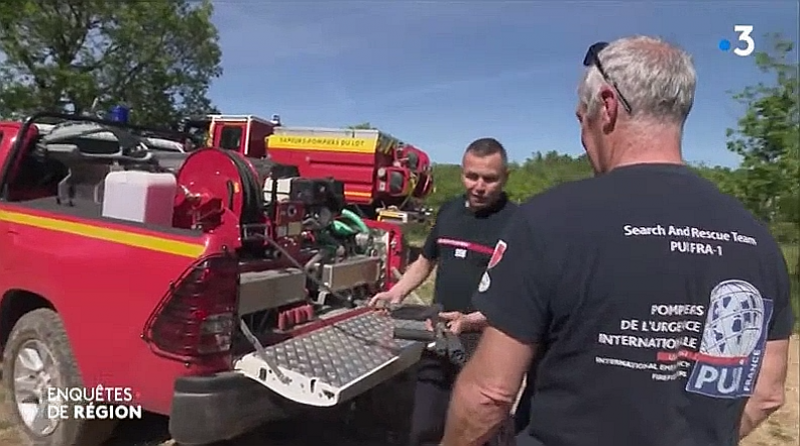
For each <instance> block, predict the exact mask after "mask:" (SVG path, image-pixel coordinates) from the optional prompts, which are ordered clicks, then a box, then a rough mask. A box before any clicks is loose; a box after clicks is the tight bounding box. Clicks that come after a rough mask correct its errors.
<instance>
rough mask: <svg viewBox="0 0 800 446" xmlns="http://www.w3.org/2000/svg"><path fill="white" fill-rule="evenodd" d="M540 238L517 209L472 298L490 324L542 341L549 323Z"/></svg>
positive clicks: (517, 336)
mask: <svg viewBox="0 0 800 446" xmlns="http://www.w3.org/2000/svg"><path fill="white" fill-rule="evenodd" d="M537 239H538V240H537ZM540 241H543V239H541V238H540V237H535V236H534V234H533V231H532V228H531V224H530V221H529V218H528V217H527V215H526V213H525V212H524V211H523V210H522V209H520V210H519V211H517V212H516V213H514V216H513V217H511V221H510V222H509V224H508V226H507V227H506V229H505V230H504V232H503V234H502V235H501V236H500V240H499V241H498V242H497V245H496V246H495V249H494V253H493V254H492V258H491V259H490V260H489V264H488V266H487V269H486V272H485V273H484V275H483V277H482V278H481V282H480V285H479V287H478V291H477V292H476V293H475V294H474V295H473V298H472V300H473V305H474V306H475V308H476V309H477V310H478V311H480V312H481V313H483V315H484V316H485V317H486V319H487V321H488V323H489V325H490V326H492V327H494V328H496V329H498V330H500V331H502V332H504V333H505V334H507V335H509V336H511V337H513V338H515V339H517V340H518V341H520V342H524V343H538V342H541V341H542V340H543V338H544V336H545V335H546V330H547V327H548V326H549V325H550V305H549V302H548V299H549V297H550V296H549V294H550V293H549V292H548V291H547V290H546V288H545V286H546V283H547V277H546V276H545V274H546V273H545V270H544V265H542V263H541V259H542V258H543V257H544V256H543V255H542V253H541V250H542V247H543V245H542V243H541V242H540Z"/></svg>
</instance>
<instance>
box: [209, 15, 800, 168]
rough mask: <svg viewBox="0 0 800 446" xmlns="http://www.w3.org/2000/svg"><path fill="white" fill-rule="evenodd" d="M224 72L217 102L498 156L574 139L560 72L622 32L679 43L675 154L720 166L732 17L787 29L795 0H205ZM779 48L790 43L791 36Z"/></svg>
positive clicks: (731, 77)
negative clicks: (688, 101)
mask: <svg viewBox="0 0 800 446" xmlns="http://www.w3.org/2000/svg"><path fill="white" fill-rule="evenodd" d="M214 5H215V13H214V17H213V21H214V23H215V24H216V26H217V27H218V29H219V32H220V44H221V47H222V53H223V58H222V66H223V69H224V74H223V75H222V77H220V78H219V79H217V80H215V81H214V83H213V85H212V88H211V91H210V96H211V98H212V100H213V101H214V103H215V104H216V105H217V106H218V108H219V109H220V110H221V111H222V112H223V113H227V114H254V115H257V116H261V117H264V118H269V117H271V116H272V115H273V114H279V115H280V116H281V119H282V122H283V124H284V125H286V126H303V127H307V126H314V127H344V126H348V125H354V124H358V123H362V122H370V123H371V124H372V125H373V126H376V127H378V128H379V129H381V130H383V131H386V132H388V133H390V134H392V135H394V136H396V137H398V138H400V139H402V140H404V141H406V142H408V143H411V144H414V145H415V146H417V147H419V148H421V149H423V150H425V151H426V152H427V153H428V154H429V155H430V156H431V158H432V160H433V161H434V162H438V163H459V162H460V160H461V155H462V154H463V150H464V148H466V146H467V145H468V144H469V143H470V142H471V141H472V140H474V139H476V138H480V137H485V136H490V137H494V138H497V139H498V140H500V141H501V142H502V143H503V145H504V146H505V147H506V149H507V151H508V153H509V157H510V158H511V159H512V160H515V161H523V160H524V159H525V158H527V157H528V156H530V155H531V153H533V152H536V151H542V152H547V151H550V150H555V151H558V152H561V153H567V154H571V155H579V154H581V153H583V148H582V146H581V143H580V136H579V128H578V124H577V121H576V119H575V106H576V101H577V96H576V87H577V85H578V81H579V80H580V76H581V73H582V70H583V67H582V65H581V64H582V61H583V57H584V54H585V52H586V49H587V47H588V46H589V45H590V44H592V43H594V42H597V41H610V40H613V39H616V38H619V37H624V36H628V35H635V34H645V35H654V36H659V37H662V38H665V39H667V40H669V41H670V42H673V43H675V44H678V45H680V46H681V47H682V48H684V49H686V50H687V51H688V52H690V53H691V54H692V55H693V57H694V60H695V66H696V69H697V73H698V86H697V92H696V96H695V104H694V108H693V110H692V112H691V114H690V116H689V119H688V122H687V124H686V130H685V135H684V147H683V150H684V158H686V159H687V160H688V161H690V162H697V163H705V164H708V165H722V166H729V167H733V166H735V165H737V164H738V163H739V158H738V157H737V156H736V155H734V154H732V153H731V152H729V151H728V150H727V149H726V145H725V143H726V136H725V131H726V129H727V128H730V127H733V126H735V124H736V121H737V119H738V117H739V116H741V115H742V112H743V108H742V107H741V106H740V105H739V104H737V103H736V102H735V101H734V100H733V99H731V92H735V91H740V90H742V89H743V88H744V87H745V86H747V85H752V84H755V83H757V82H759V81H761V80H766V81H769V77H765V76H764V75H763V74H761V73H760V72H759V71H758V70H757V68H756V67H755V63H754V60H753V56H747V57H740V56H736V55H735V54H733V52H732V51H727V52H726V51H722V50H721V49H720V48H719V42H720V40H721V39H728V40H730V41H731V42H732V43H733V46H734V47H736V46H739V45H741V46H742V47H744V44H743V43H742V44H739V43H738V42H737V38H738V34H737V33H735V32H734V29H733V27H734V25H739V24H745V25H752V26H753V27H754V31H753V37H754V40H755V43H756V51H758V50H759V49H762V48H763V49H766V48H767V47H768V44H769V40H767V39H766V38H765V37H764V35H765V34H767V33H773V32H780V33H782V34H783V35H784V36H786V37H789V38H791V39H792V40H793V41H794V42H798V40H799V39H798V32H799V31H798V2H797V1H796V0H761V1H758V0H755V1H733V0H730V1H703V0H694V1H678V0H674V1H602V0H594V1H566V0H562V1H556V0H550V1H501V0H494V1H461V2H457V1H445V0H440V1H428V2H414V1H399V0H372V1H369V0H367V1H334V0H329V1H318V2H304V1H291V0H284V1H251V0H215V1H214ZM794 59H795V60H796V59H797V51H796V50H795V53H794Z"/></svg>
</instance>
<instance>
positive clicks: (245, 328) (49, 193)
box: [0, 113, 422, 446]
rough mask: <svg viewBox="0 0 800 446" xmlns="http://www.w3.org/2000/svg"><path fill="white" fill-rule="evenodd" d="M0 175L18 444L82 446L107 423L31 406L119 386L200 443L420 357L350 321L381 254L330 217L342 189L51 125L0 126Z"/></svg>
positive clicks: (335, 394)
mask: <svg viewBox="0 0 800 446" xmlns="http://www.w3.org/2000/svg"><path fill="white" fill-rule="evenodd" d="M0 163H2V170H0V346H2V349H3V372H4V376H3V384H4V386H5V391H6V406H7V407H6V409H7V410H8V412H9V413H10V414H11V415H12V417H13V420H14V421H15V422H16V423H17V424H18V425H19V426H20V427H21V430H22V432H23V433H24V435H25V436H27V438H28V439H29V440H31V442H32V443H34V444H41V445H51V446H73V445H76V446H96V445H98V444H100V443H101V442H102V441H104V440H105V439H106V438H107V437H108V436H109V435H110V433H111V431H112V429H113V426H114V424H115V422H114V420H99V419H91V420H88V419H76V418H75V417H68V418H67V419H52V418H50V417H48V415H47V406H48V405H52V404H55V403H54V402H53V401H52V400H50V399H48V393H49V392H48V390H47V389H48V388H59V389H65V388H77V387H79V388H84V389H90V388H96V387H97V386H103V387H105V388H128V389H130V390H131V391H132V400H131V401H126V402H125V404H132V405H140V406H141V407H143V408H144V409H145V410H147V411H152V412H155V413H158V414H163V415H168V416H169V417H170V424H169V426H170V431H171V434H172V436H173V438H174V439H175V441H177V442H178V443H180V444H187V445H200V444H208V443H212V442H215V441H220V440H225V439H230V438H233V437H235V436H238V435H239V434H242V433H244V432H246V431H247V430H250V429H251V428H254V427H256V426H258V425H260V424H263V423H265V422H268V421H270V420H276V419H279V418H284V417H287V416H290V415H291V414H293V413H295V412H297V411H298V410H302V409H303V408H308V407H329V406H335V405H338V404H341V403H342V402H344V401H347V400H350V399H352V398H354V397H356V396H358V395H360V394H363V393H364V392H366V391H368V390H369V389H370V388H371V387H373V386H375V385H376V384H379V383H380V382H383V381H386V380H388V379H389V378H391V377H392V376H394V375H396V374H397V373H400V372H401V371H403V370H404V369H406V368H408V367H410V366H411V365H412V364H414V363H415V362H416V361H417V359H418V358H419V354H420V352H421V350H422V345H421V344H419V343H416V342H409V341H399V340H395V339H393V338H392V335H391V334H392V330H393V322H391V320H390V319H388V318H385V317H381V316H380V315H378V314H376V313H375V312H373V311H372V310H370V309H367V308H364V307H363V306H362V305H361V304H362V303H363V300H364V299H366V298H367V297H368V296H369V295H371V294H372V293H374V292H376V291H378V290H380V289H382V287H384V286H385V284H386V283H387V280H388V279H387V277H385V274H383V273H382V272H383V265H384V264H385V262H386V261H387V259H386V257H387V256H392V255H396V253H397V252H399V251H398V250H399V249H400V248H398V247H397V244H398V243H399V240H395V239H393V237H394V235H393V234H392V233H391V231H389V232H381V231H375V230H373V229H370V228H366V227H365V226H366V225H365V224H364V222H358V221H353V218H352V215H350V216H348V215H344V216H345V217H350V219H349V220H348V218H342V215H343V214H342V212H341V209H342V207H341V206H342V202H343V192H342V187H341V183H338V185H337V182H335V181H332V180H313V179H308V178H301V177H299V176H298V174H297V170H296V168H292V167H291V166H280V165H277V164H274V163H271V162H269V161H266V160H265V161H261V160H254V159H248V158H246V157H244V156H242V155H240V154H238V153H236V152H232V151H225V150H218V149H212V148H204V149H199V150H193V151H192V152H191V153H188V154H187V153H182V151H181V137H180V135H173V134H170V133H169V132H161V133H159V131H156V130H154V129H144V128H139V127H134V126H130V125H127V124H123V123H119V122H112V121H105V120H102V119H97V118H92V117H76V116H69V115H61V114H50V113H40V114H37V115H35V116H33V117H31V118H29V119H28V120H26V121H25V122H0ZM267 179H268V180H269V182H270V184H272V185H273V187H272V190H271V192H270V188H269V187H265V186H264V185H265V184H266V182H267ZM265 191H266V192H265ZM345 214H346V213H345ZM356 220H357V218H356ZM87 393H89V394H91V392H87ZM61 402H62V403H63V401H61ZM112 402H113V401H112ZM73 403H75V402H70V403H69V404H73Z"/></svg>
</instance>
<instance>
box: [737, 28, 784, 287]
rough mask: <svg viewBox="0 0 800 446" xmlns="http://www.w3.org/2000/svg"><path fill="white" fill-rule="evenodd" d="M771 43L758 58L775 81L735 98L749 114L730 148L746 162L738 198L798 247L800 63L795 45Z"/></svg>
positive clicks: (758, 63)
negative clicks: (799, 72)
mask: <svg viewBox="0 0 800 446" xmlns="http://www.w3.org/2000/svg"><path fill="white" fill-rule="evenodd" d="M766 38H767V39H768V40H769V41H770V42H771V44H772V45H771V47H770V48H769V51H765V52H760V53H757V54H756V55H755V63H756V66H758V68H759V69H760V70H761V71H762V72H763V73H765V74H769V75H770V76H771V77H772V81H771V82H770V83H764V82H762V83H759V84H757V85H753V86H749V87H747V88H745V89H744V91H742V92H741V93H739V94H737V95H735V96H734V98H735V99H737V100H738V101H739V102H740V103H742V104H743V105H744V106H745V107H746V112H745V114H744V116H743V117H742V118H741V119H739V122H738V128H737V129H735V130H733V129H731V130H728V136H729V138H730V141H729V143H728V148H729V149H730V150H731V151H733V152H735V153H737V154H739V155H741V156H742V164H741V168H740V173H739V176H740V178H741V180H740V181H739V184H740V187H741V188H742V190H741V191H740V194H738V195H739V196H740V197H742V198H743V201H744V203H745V204H746V205H747V206H748V208H750V210H751V211H753V212H754V213H755V214H756V215H758V216H759V217H761V218H762V219H764V220H765V221H767V222H769V223H771V224H772V227H773V231H776V230H780V231H779V232H780V233H779V234H776V236H777V237H779V238H784V239H787V238H791V239H794V241H795V242H796V239H797V236H798V233H800V205H799V203H800V104H799V103H798V96H797V95H798V74H797V73H798V62H797V60H796V59H794V60H792V57H793V56H794V55H795V53H794V51H793V50H794V44H793V43H792V42H790V41H788V40H786V39H784V38H783V37H782V36H780V35H778V34H775V35H769V36H766ZM795 57H796V56H795ZM787 225H788V226H789V229H790V230H789V231H786V229H785V227H786V226H787ZM787 232H788V233H789V235H788V237H787ZM783 241H787V240H783ZM795 256H796V259H795V260H796V262H795V275H796V278H795V279H796V280H797V281H800V268H799V267H797V265H800V250H797V254H795ZM797 285H798V283H797V282H796V283H795V287H796V286H797ZM795 291H797V290H795Z"/></svg>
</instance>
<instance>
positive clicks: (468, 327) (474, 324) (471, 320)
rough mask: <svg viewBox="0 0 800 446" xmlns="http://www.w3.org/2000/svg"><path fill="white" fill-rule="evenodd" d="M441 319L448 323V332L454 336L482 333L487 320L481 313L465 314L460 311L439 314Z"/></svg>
mask: <svg viewBox="0 0 800 446" xmlns="http://www.w3.org/2000/svg"><path fill="white" fill-rule="evenodd" d="M439 318H440V319H442V320H444V321H447V330H448V331H449V332H451V333H453V334H456V335H457V334H461V333H465V332H469V331H481V330H483V329H484V327H485V326H486V318H485V317H483V314H481V312H479V311H475V312H473V313H469V314H464V313H461V312H459V311H448V312H444V313H439Z"/></svg>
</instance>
